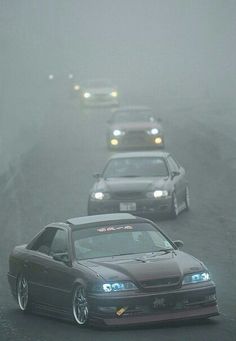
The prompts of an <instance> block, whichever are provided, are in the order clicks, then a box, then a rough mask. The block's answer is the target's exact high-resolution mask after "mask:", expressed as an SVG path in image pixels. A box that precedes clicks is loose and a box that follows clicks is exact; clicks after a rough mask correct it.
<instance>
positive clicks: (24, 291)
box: [17, 275, 29, 311]
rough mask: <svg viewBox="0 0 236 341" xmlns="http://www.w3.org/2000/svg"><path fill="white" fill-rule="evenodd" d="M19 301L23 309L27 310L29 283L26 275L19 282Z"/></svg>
mask: <svg viewBox="0 0 236 341" xmlns="http://www.w3.org/2000/svg"><path fill="white" fill-rule="evenodd" d="M17 301H18V304H19V307H20V309H21V310H22V311H26V310H27V309H28V305H29V285H28V281H27V279H26V278H25V276H24V275H21V276H20V277H19V279H18V282H17Z"/></svg>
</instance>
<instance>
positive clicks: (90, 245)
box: [8, 214, 219, 327]
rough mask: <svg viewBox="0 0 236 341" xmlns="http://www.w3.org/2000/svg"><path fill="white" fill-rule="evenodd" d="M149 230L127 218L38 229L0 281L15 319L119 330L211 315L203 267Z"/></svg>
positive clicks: (212, 297) (212, 293)
mask: <svg viewBox="0 0 236 341" xmlns="http://www.w3.org/2000/svg"><path fill="white" fill-rule="evenodd" d="M182 245H183V243H182V242H181V241H172V240H171V239H170V238H168V237H167V236H166V235H165V234H164V233H163V232H162V231H161V230H160V229H159V228H158V227H157V226H156V225H155V224H154V223H153V222H151V221H149V220H147V219H143V218H138V217H134V216H132V215H130V214H112V215H100V216H91V217H79V218H73V219H69V220H67V222H65V223H52V224H49V225H48V226H46V227H45V228H44V229H43V230H42V231H41V232H39V234H38V235H37V236H36V237H34V238H33V240H31V241H30V242H29V243H28V244H24V245H20V246H16V247H15V248H14V249H13V251H12V252H11V254H10V257H9V272H8V281H9V284H10V289H11V292H12V294H13V296H14V297H15V298H16V300H17V302H18V305H19V308H20V309H21V310H22V311H34V310H36V311H40V313H43V312H46V313H47V315H48V314H50V315H56V316H57V317H60V316H61V317H63V318H67V319H73V320H74V321H75V323H77V325H78V326H81V325H86V324H88V323H90V324H94V325H97V326H99V327H102V326H122V325H123V326H127V325H140V324H145V323H158V322H159V323H160V322H163V321H178V320H187V319H199V318H209V317H212V316H215V315H218V314H219V312H218V307H217V299H216V289H215V284H214V282H213V281H212V279H211V275H210V273H209V271H208V269H207V268H206V266H205V265H204V264H203V263H202V262H201V261H199V260H197V259H196V258H195V257H192V256H191V255H189V254H187V253H184V252H183V251H180V250H179V247H181V246H182Z"/></svg>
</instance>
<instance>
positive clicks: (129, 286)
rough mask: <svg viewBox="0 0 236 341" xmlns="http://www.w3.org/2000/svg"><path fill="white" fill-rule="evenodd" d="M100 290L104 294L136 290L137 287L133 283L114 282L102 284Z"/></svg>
mask: <svg viewBox="0 0 236 341" xmlns="http://www.w3.org/2000/svg"><path fill="white" fill-rule="evenodd" d="M102 289H103V291H105V292H116V291H127V290H136V289H137V287H136V285H135V284H134V283H133V282H114V283H105V284H103V285H102Z"/></svg>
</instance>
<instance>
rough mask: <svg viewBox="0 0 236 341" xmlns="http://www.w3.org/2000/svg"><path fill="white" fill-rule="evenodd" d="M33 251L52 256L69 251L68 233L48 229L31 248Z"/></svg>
mask: <svg viewBox="0 0 236 341" xmlns="http://www.w3.org/2000/svg"><path fill="white" fill-rule="evenodd" d="M30 249H31V250H34V251H38V252H41V253H44V254H46V255H52V254H54V253H59V252H66V251H68V246H67V233H66V231H64V230H61V229H57V228H52V227H49V228H47V229H46V230H45V231H44V232H43V233H42V234H41V235H40V236H39V237H38V238H37V239H36V240H35V241H34V243H33V244H32V245H31V246H30Z"/></svg>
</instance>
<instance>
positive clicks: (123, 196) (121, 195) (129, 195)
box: [111, 191, 144, 200]
mask: <svg viewBox="0 0 236 341" xmlns="http://www.w3.org/2000/svg"><path fill="white" fill-rule="evenodd" d="M111 197H112V199H117V200H130V199H132V200H136V199H139V198H143V197H144V194H143V192H126V191H124V192H114V193H111Z"/></svg>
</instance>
